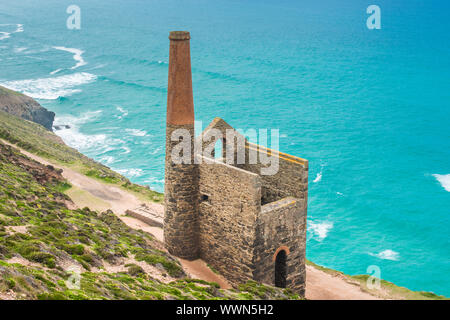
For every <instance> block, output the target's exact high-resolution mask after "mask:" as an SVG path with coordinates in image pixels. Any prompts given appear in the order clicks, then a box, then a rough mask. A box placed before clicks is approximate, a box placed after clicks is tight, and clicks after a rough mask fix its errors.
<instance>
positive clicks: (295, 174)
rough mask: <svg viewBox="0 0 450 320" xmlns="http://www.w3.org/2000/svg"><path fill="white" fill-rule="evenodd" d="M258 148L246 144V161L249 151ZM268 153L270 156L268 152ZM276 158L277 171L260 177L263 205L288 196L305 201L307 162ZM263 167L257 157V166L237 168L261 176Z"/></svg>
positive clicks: (306, 196) (288, 156)
mask: <svg viewBox="0 0 450 320" xmlns="http://www.w3.org/2000/svg"><path fill="white" fill-rule="evenodd" d="M258 147H260V146H258V145H256V144H251V143H248V144H247V148H246V159H248V158H249V152H250V150H255V149H256V148H258ZM260 148H261V149H260V150H267V149H266V148H264V147H260ZM268 152H269V155H270V150H269V151H268ZM278 158H279V168H278V171H277V172H276V173H275V174H274V175H261V180H262V191H261V192H262V198H263V204H266V203H270V202H273V201H277V200H280V199H283V198H285V197H289V196H292V197H295V198H298V199H304V200H306V199H307V198H308V161H307V160H304V159H301V158H297V157H294V156H290V155H287V154H281V153H280V154H279V157H278ZM264 166H266V167H267V165H263V164H261V163H259V157H258V163H257V164H244V165H238V167H239V168H242V169H244V170H248V171H250V172H254V173H257V174H261V168H262V167H264Z"/></svg>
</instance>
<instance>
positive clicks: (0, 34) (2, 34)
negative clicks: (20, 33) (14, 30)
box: [0, 31, 11, 40]
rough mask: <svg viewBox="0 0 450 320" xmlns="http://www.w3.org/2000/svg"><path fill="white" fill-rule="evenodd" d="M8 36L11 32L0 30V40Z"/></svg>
mask: <svg viewBox="0 0 450 320" xmlns="http://www.w3.org/2000/svg"><path fill="white" fill-rule="evenodd" d="M9 37H11V33H9V32H3V31H1V32H0V40H5V39H8V38H9Z"/></svg>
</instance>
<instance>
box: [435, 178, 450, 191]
mask: <svg viewBox="0 0 450 320" xmlns="http://www.w3.org/2000/svg"><path fill="white" fill-rule="evenodd" d="M433 177H435V178H436V180H437V181H438V182H439V183H440V184H441V186H442V187H443V188H444V189H445V190H446V191H448V192H450V174H433Z"/></svg>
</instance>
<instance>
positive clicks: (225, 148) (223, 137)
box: [170, 129, 280, 175]
mask: <svg viewBox="0 0 450 320" xmlns="http://www.w3.org/2000/svg"><path fill="white" fill-rule="evenodd" d="M224 131H225V132H223V131H221V130H219V129H210V130H208V131H206V132H205V133H204V134H203V135H201V136H200V137H199V138H197V139H195V138H193V137H192V136H191V132H190V131H189V130H187V129H176V130H174V131H173V132H172V133H171V137H170V139H171V141H172V142H178V143H177V144H175V145H174V147H173V148H172V152H171V157H172V162H173V163H175V164H192V162H193V163H194V164H201V163H202V162H203V157H204V158H208V159H211V158H215V161H217V162H221V163H226V164H228V165H244V164H250V165H260V171H261V175H275V174H276V173H277V172H278V170H279V161H280V158H279V152H278V151H277V150H278V149H279V139H280V133H279V130H278V129H271V130H270V134H269V130H268V129H259V130H258V131H257V130H255V129H248V130H246V131H243V130H235V129H226V130H224ZM269 136H270V148H265V147H262V146H260V145H264V146H269ZM247 139H248V141H258V143H259V145H257V144H252V143H248V142H247ZM191 141H194V143H193V144H192V143H191ZM220 142H221V143H222V155H218V154H216V149H217V148H216V146H217V143H220ZM202 156H203V157H202Z"/></svg>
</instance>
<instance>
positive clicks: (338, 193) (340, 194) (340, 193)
mask: <svg viewBox="0 0 450 320" xmlns="http://www.w3.org/2000/svg"><path fill="white" fill-rule="evenodd" d="M336 194H337V195H338V196H341V197H342V196H343V195H344V194H343V193H342V192H339V191H338V192H336Z"/></svg>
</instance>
